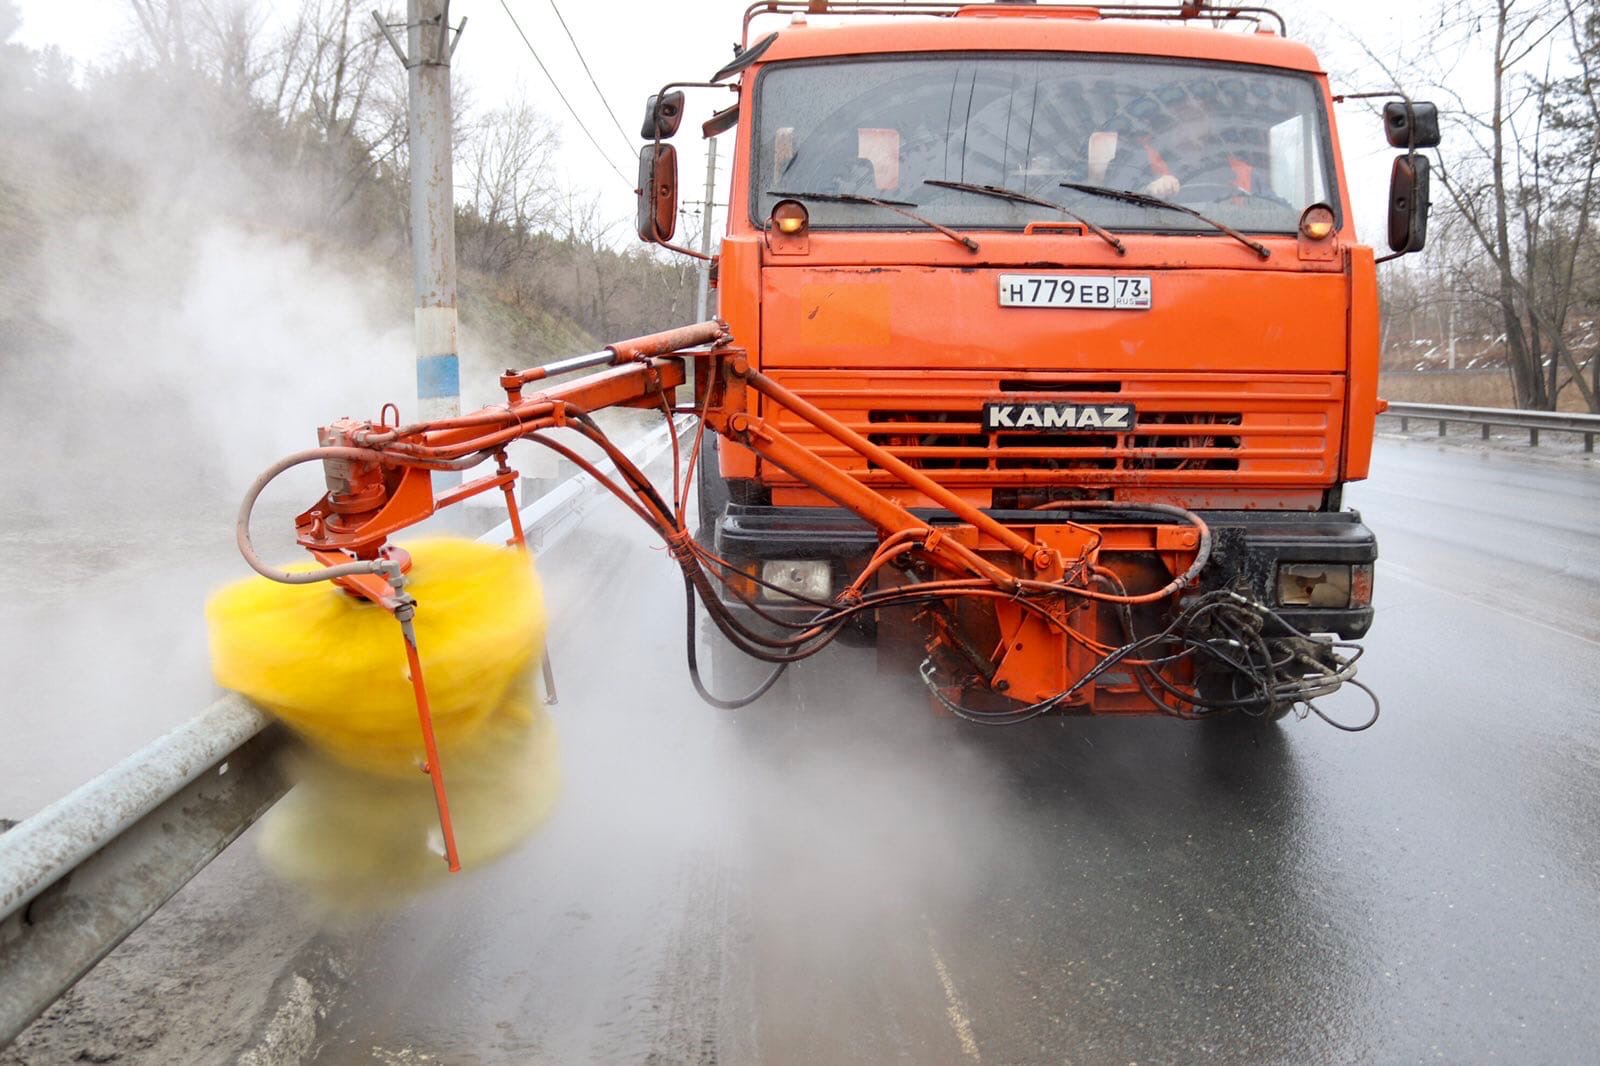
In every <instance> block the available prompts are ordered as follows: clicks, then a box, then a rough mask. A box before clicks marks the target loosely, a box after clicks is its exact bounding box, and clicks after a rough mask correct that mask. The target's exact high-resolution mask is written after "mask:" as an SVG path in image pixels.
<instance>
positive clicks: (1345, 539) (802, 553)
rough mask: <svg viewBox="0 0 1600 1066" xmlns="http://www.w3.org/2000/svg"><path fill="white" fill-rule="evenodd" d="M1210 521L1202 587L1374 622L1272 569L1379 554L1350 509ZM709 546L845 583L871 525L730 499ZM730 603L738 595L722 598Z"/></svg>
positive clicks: (1001, 513)
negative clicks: (1281, 597)
mask: <svg viewBox="0 0 1600 1066" xmlns="http://www.w3.org/2000/svg"><path fill="white" fill-rule="evenodd" d="M915 513H916V514H917V516H918V517H919V518H922V519H924V520H926V521H928V522H930V523H932V524H934V525H940V524H955V523H957V521H958V520H957V519H956V518H955V517H954V516H953V515H951V514H950V513H949V512H946V511H938V510H918V511H916V512H915ZM1195 513H1196V514H1198V515H1199V516H1200V517H1201V518H1202V519H1203V520H1204V521H1205V522H1206V524H1207V525H1208V526H1210V527H1211V533H1212V549H1211V559H1210V561H1209V562H1208V563H1207V564H1206V568H1205V569H1204V570H1203V571H1202V572H1201V574H1200V583H1201V585H1202V587H1204V588H1207V589H1210V588H1233V589H1238V590H1243V589H1244V588H1248V589H1249V591H1250V593H1251V594H1252V595H1253V596H1254V597H1255V598H1256V599H1258V600H1260V601H1261V602H1262V603H1266V604H1268V605H1270V606H1273V608H1274V610H1276V612H1277V613H1278V615H1279V616H1280V617H1282V618H1283V620H1284V621H1286V622H1288V623H1289V624H1290V625H1293V626H1295V627H1296V628H1298V629H1300V630H1302V631H1304V632H1307V633H1337V634H1338V635H1339V636H1341V637H1344V638H1346V639H1354V638H1357V637H1360V636H1363V635H1365V634H1366V632H1367V630H1368V629H1369V628H1371V626H1372V614H1373V611H1372V608H1371V607H1370V606H1367V607H1350V608H1327V607H1279V606H1277V605H1276V604H1275V602H1274V597H1275V596H1276V595H1277V570H1278V565H1279V564H1280V563H1320V564H1327V563H1347V564H1352V565H1356V564H1368V565H1370V564H1371V563H1373V562H1374V561H1375V560H1376V559H1377V557H1378V542H1377V538H1376V537H1374V536H1373V534H1372V531H1371V530H1370V529H1368V528H1367V527H1366V526H1364V525H1363V524H1362V523H1361V516H1360V514H1358V513H1357V512H1355V511H1331V512H1324V511H1197V512H1195ZM989 514H991V515H993V516H994V517H995V518H996V519H997V520H999V521H1001V522H1006V523H1017V524H1029V525H1038V524H1040V523H1041V522H1047V521H1067V520H1069V513H1068V512H1062V511H1056V512H1049V511H1006V510H991V511H989ZM1070 519H1071V520H1072V521H1076V522H1080V523H1085V524H1098V525H1111V524H1114V523H1117V522H1137V521H1141V520H1142V521H1146V522H1147V521H1149V519H1148V518H1145V519H1141V518H1139V517H1138V516H1137V515H1136V514H1135V515H1129V514H1125V513H1121V512H1115V511H1106V512H1103V513H1100V514H1095V513H1093V512H1090V513H1087V514H1086V513H1085V512H1082V511H1074V512H1070ZM714 535H715V544H714V548H715V550H716V552H717V553H718V554H719V555H721V556H722V557H723V558H724V559H727V560H729V561H730V562H733V563H735V564H737V565H741V566H742V565H744V564H747V563H758V564H759V563H762V562H766V561H767V560H772V559H826V560H828V561H830V562H831V563H832V564H833V569H834V587H835V588H840V587H843V585H845V584H846V583H847V582H848V581H849V580H850V579H851V578H852V577H853V576H854V575H855V574H856V572H857V571H859V570H860V568H861V567H862V566H863V565H864V564H865V563H866V561H867V559H868V558H869V557H870V556H871V554H872V551H873V549H874V548H876V547H877V544H878V533H877V530H876V529H874V528H873V527H872V526H871V525H869V524H867V523H866V522H864V521H862V520H861V519H860V518H858V517H856V516H855V515H853V514H850V513H849V512H848V511H844V510H841V509H838V508H832V507H767V506H747V505H740V504H733V505H730V506H729V507H728V510H727V513H726V514H724V515H723V516H722V518H721V520H720V521H718V522H717V524H716V528H715V534H714ZM729 605H730V606H732V607H734V608H736V609H737V608H739V607H740V606H741V605H740V604H738V603H737V602H735V601H731V600H730V601H729ZM763 609H764V610H767V611H768V612H769V613H772V614H775V615H777V616H779V617H785V618H787V619H790V620H793V621H801V620H804V619H805V618H808V617H809V616H810V615H811V614H813V613H814V610H813V609H812V608H809V607H787V606H783V605H782V604H780V603H770V604H769V603H764V604H763Z"/></svg>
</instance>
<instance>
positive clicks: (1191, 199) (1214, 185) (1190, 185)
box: [1172, 181, 1290, 207]
mask: <svg viewBox="0 0 1600 1066" xmlns="http://www.w3.org/2000/svg"><path fill="white" fill-rule="evenodd" d="M1236 197H1242V198H1243V199H1246V200H1260V201H1262V202H1264V203H1269V204H1273V205H1274V206H1277V207H1288V206H1290V205H1289V202H1288V201H1287V200H1284V199H1282V198H1280V197H1277V196H1273V195H1270V194H1268V193H1260V192H1251V191H1250V190H1249V189H1241V188H1239V187H1238V186H1237V185H1230V184H1229V183H1227V182H1224V181H1194V182H1186V183H1184V184H1182V185H1180V186H1179V187H1178V192H1177V195H1175V196H1173V197H1172V201H1173V203H1179V204H1216V203H1221V202H1222V201H1223V200H1232V199H1234V198H1236Z"/></svg>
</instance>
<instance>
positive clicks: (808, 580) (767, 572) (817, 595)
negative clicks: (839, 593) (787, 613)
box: [761, 559, 833, 602]
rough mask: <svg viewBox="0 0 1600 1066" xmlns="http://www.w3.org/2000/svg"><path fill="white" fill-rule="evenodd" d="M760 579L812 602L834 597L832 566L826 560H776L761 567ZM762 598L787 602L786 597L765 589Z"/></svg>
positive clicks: (762, 591)
mask: <svg viewBox="0 0 1600 1066" xmlns="http://www.w3.org/2000/svg"><path fill="white" fill-rule="evenodd" d="M761 579H762V580H763V581H765V582H767V583H768V584H770V585H776V586H778V588H780V589H783V591H784V592H792V593H794V594H795V595H796V596H805V597H806V598H808V599H813V600H827V599H831V598H832V597H833V564H832V563H830V562H828V561H827V560H826V559H774V560H772V561H770V562H768V563H766V564H765V565H763V566H762V567H761ZM761 595H762V598H764V599H768V600H777V601H780V602H784V601H788V602H792V601H789V600H788V597H786V596H784V595H783V593H780V592H774V591H773V590H772V589H769V588H763V589H762V590H761Z"/></svg>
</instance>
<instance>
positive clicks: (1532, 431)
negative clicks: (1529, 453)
mask: <svg viewBox="0 0 1600 1066" xmlns="http://www.w3.org/2000/svg"><path fill="white" fill-rule="evenodd" d="M1528 446H1529V447H1531V448H1537V447H1538V446H1539V431H1538V429H1536V428H1534V427H1532V426H1530V427H1528Z"/></svg>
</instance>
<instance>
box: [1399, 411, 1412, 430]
mask: <svg viewBox="0 0 1600 1066" xmlns="http://www.w3.org/2000/svg"><path fill="white" fill-rule="evenodd" d="M1410 429H1411V419H1409V418H1407V417H1406V416H1405V415H1401V416H1400V432H1401V433H1405V432H1407V431H1409V430H1410Z"/></svg>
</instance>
